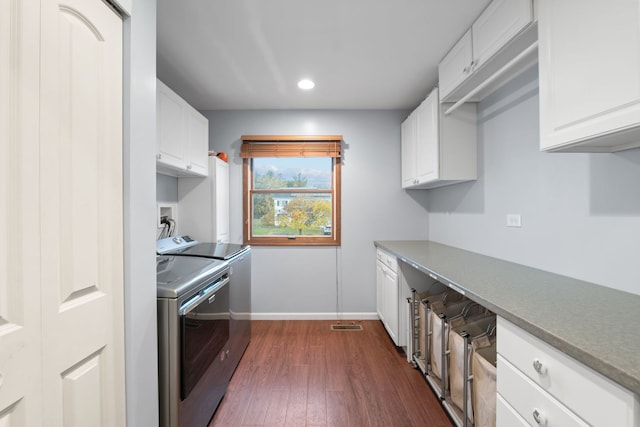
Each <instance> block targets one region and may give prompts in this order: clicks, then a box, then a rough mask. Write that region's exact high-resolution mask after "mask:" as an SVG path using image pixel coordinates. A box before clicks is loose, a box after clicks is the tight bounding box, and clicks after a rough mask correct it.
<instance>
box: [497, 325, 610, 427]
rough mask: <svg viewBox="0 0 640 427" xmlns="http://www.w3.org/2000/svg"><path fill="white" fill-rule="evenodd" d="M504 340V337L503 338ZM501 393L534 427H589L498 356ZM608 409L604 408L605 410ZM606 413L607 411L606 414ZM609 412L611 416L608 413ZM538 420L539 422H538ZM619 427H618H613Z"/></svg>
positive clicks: (602, 407) (499, 388) (601, 407)
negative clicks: (541, 426)
mask: <svg viewBox="0 0 640 427" xmlns="http://www.w3.org/2000/svg"><path fill="white" fill-rule="evenodd" d="M500 339H502V337H500ZM497 388H498V393H500V395H501V396H503V397H504V399H505V400H506V401H507V403H509V404H510V405H511V406H512V407H513V409H515V410H516V412H517V413H518V414H520V416H521V417H522V418H524V419H525V420H527V421H528V422H529V423H530V424H531V425H537V424H540V425H546V426H548V427H552V426H558V427H560V426H562V427H588V424H587V423H585V422H584V421H583V420H581V419H580V418H579V417H578V416H577V415H575V414H574V413H573V412H571V411H570V410H569V409H568V408H566V407H565V406H564V405H562V404H561V403H560V402H558V401H557V400H556V399H554V398H553V397H552V396H551V395H550V394H549V393H547V392H545V391H544V390H543V389H541V388H540V387H539V386H538V385H537V384H535V383H534V382H533V381H531V380H530V379H529V378H527V377H526V376H525V375H524V374H523V373H522V372H520V371H519V370H518V369H516V368H515V367H514V366H512V365H511V364H510V363H509V362H507V361H505V360H504V358H503V357H502V356H500V355H498V386H497ZM604 408H606V406H600V410H601V411H602V410H604ZM603 412H604V411H603ZM606 412H609V410H608V409H607V410H606ZM536 417H537V419H536ZM609 425H610V426H611V425H617V424H609Z"/></svg>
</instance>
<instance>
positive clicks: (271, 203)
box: [252, 157, 333, 236]
mask: <svg viewBox="0 0 640 427" xmlns="http://www.w3.org/2000/svg"><path fill="white" fill-rule="evenodd" d="M252 162H253V165H252V166H253V168H252V169H253V196H252V205H253V206H252V212H253V218H252V235H253V236H331V219H332V206H333V204H332V199H331V198H332V182H331V179H332V159H331V158H330V157H282V158H280V157H261V158H254V159H252Z"/></svg>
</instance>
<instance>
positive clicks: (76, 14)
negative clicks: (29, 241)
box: [40, 0, 125, 427]
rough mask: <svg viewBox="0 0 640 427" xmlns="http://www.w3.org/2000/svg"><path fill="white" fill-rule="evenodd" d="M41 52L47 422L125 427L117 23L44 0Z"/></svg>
mask: <svg viewBox="0 0 640 427" xmlns="http://www.w3.org/2000/svg"><path fill="white" fill-rule="evenodd" d="M41 52H42V56H41V61H42V62H41V79H42V80H41V105H40V107H41V110H40V111H41V113H40V117H41V128H40V142H41V152H40V153H41V155H40V172H41V177H40V178H41V179H40V184H41V200H40V201H41V224H42V225H41V236H42V241H41V245H42V317H43V318H42V334H43V354H44V357H43V364H42V366H43V391H44V416H45V419H47V420H48V422H49V423H51V425H65V426H69V427H72V426H77V427H81V426H82V427H84V426H118V425H124V419H125V414H124V393H123V391H124V347H123V346H124V339H123V337H124V322H123V302H122V299H123V289H122V287H123V259H122V257H123V253H122V251H123V237H122V20H121V18H120V16H118V15H117V14H116V13H115V12H114V11H113V10H111V9H110V8H109V7H108V6H107V5H106V4H105V3H103V2H102V1H100V0H65V1H64V3H63V2H59V1H58V0H45V1H44V2H43V7H42V38H41Z"/></svg>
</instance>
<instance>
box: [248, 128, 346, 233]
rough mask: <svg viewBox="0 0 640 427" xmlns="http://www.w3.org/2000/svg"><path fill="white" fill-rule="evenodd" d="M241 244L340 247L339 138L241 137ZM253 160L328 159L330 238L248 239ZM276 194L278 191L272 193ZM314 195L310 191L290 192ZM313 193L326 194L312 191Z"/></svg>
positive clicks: (339, 136) (340, 145)
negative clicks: (270, 158) (330, 202)
mask: <svg viewBox="0 0 640 427" xmlns="http://www.w3.org/2000/svg"><path fill="white" fill-rule="evenodd" d="M240 156H241V157H242V162H243V165H242V167H243V177H242V179H243V182H242V188H243V213H242V215H243V236H244V237H243V241H244V243H245V244H248V245H253V246H340V244H341V221H340V213H341V201H340V192H341V164H342V135H319V136H315V135H314V136H311V135H242V147H241V150H240ZM256 157H330V158H331V159H332V173H331V174H332V179H331V181H332V182H331V187H332V188H331V194H332V197H331V199H332V204H333V205H332V211H331V212H332V221H331V228H332V230H331V232H332V235H331V236H325V235H323V236H252V228H253V227H252V220H253V218H252V216H253V212H252V202H251V201H252V199H253V193H254V189H253V170H252V163H253V162H252V159H253V158H256ZM273 192H274V193H277V192H278V190H276V191H273ZM286 192H287V193H291V192H303V193H314V190H305V191H291V190H287V191H286ZM315 192H321V193H324V192H326V191H325V190H315Z"/></svg>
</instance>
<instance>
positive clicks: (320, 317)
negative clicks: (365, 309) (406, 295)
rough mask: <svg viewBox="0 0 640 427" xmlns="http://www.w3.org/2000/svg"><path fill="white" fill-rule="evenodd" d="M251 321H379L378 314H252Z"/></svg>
mask: <svg viewBox="0 0 640 427" xmlns="http://www.w3.org/2000/svg"><path fill="white" fill-rule="evenodd" d="M251 320H378V313H375V312H374V313H251Z"/></svg>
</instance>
